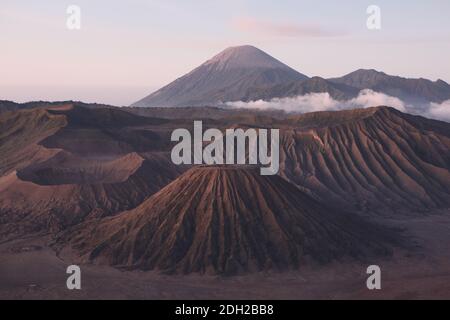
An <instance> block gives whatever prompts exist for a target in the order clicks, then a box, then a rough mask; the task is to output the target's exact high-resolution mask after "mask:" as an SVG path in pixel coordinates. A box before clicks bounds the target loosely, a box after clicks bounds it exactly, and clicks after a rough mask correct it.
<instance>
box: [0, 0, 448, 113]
mask: <svg viewBox="0 0 450 320" xmlns="http://www.w3.org/2000/svg"><path fill="white" fill-rule="evenodd" d="M70 5H76V6H78V7H79V8H80V9H81V29H80V30H69V29H68V28H67V26H66V22H67V19H68V17H69V14H67V12H66V10H67V8H68V7H69V6H70ZM369 5H377V6H378V7H379V8H380V9H381V29H380V30H369V29H368V28H367V25H366V21H367V18H368V14H367V12H366V10H367V8H368V6H369ZM449 12H450V1H448V0H428V1H426V0H409V1H406V0H397V1H387V0H371V1H365V0H341V1H335V0H323V1H301V0H283V1H273V0H272V1H270V0H247V1H246V0H226V1H225V0H224V1H217V0H191V1H181V0H177V1H171V0H127V1H119V0H71V1H66V0H53V1H52V0H0V30H1V31H0V46H1V48H0V74H1V76H0V99H6V100H13V101H17V102H25V101H31V100H52V101H55V100H82V101H85V102H98V103H108V104H113V105H128V104H131V103H133V102H135V101H137V100H139V99H141V98H143V97H144V96H146V95H148V94H150V93H151V92H152V91H154V90H156V89H158V88H159V87H161V86H163V85H165V84H167V83H169V82H171V81H173V80H175V79H176V78H178V77H180V76H182V75H183V74H185V73H187V72H189V71H190V70H192V69H193V68H195V67H197V66H198V65H200V64H201V63H203V62H204V61H206V60H207V59H209V58H211V57H212V56H214V55H215V54H217V53H219V52H220V51H222V50H223V49H225V48H227V47H229V46H236V45H243V44H250V45H254V46H256V47H258V48H260V49H262V50H264V51H266V52H267V53H269V54H270V55H272V56H274V57H276V58H277V59H279V60H281V61H282V62H284V63H286V64H287V65H289V66H291V67H292V68H294V69H296V70H298V71H300V72H302V73H304V74H306V75H309V76H321V77H325V78H326V77H337V76H342V75H344V74H347V73H349V72H351V71H354V70H356V69H359V68H367V69H369V68H370V69H376V70H380V71H384V72H386V73H388V74H393V75H400V76H404V77H417V78H419V77H423V78H427V79H430V80H437V79H442V80H444V81H447V82H450V59H449V57H450V19H449Z"/></svg>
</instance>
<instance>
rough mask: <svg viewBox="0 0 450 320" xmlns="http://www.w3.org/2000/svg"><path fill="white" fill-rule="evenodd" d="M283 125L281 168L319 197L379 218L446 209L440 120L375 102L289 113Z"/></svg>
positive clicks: (447, 133)
mask: <svg viewBox="0 0 450 320" xmlns="http://www.w3.org/2000/svg"><path fill="white" fill-rule="evenodd" d="M284 125H285V128H286V129H284V130H283V131H282V132H283V135H282V138H281V140H282V141H281V148H280V149H281V165H280V168H281V169H280V172H281V174H282V175H283V176H285V177H287V178H288V179H289V180H291V181H293V182H295V183H296V184H298V185H300V186H303V187H306V188H307V189H309V190H310V191H311V192H312V194H314V195H315V196H316V197H317V198H318V199H320V200H322V201H326V202H327V203H330V204H334V205H339V206H345V207H346V208H347V209H352V210H361V211H365V212H371V213H374V212H378V213H379V214H383V215H392V213H393V212H395V211H402V212H404V213H407V214H417V212H419V211H425V212H426V211H429V210H433V209H436V208H449V207H450V124H448V123H446V122H441V121H436V120H429V119H426V118H422V117H418V116H412V115H408V114H405V113H402V112H400V111H397V110H395V109H392V108H387V107H378V108H370V109H359V110H348V111H339V112H315V113H309V114H305V115H299V116H291V117H290V118H288V119H287V120H285V121H284ZM289 127H290V128H289Z"/></svg>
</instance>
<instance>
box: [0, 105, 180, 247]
mask: <svg viewBox="0 0 450 320" xmlns="http://www.w3.org/2000/svg"><path fill="white" fill-rule="evenodd" d="M161 123H162V124H163V123H165V121H164V120H160V119H155V118H143V117H139V116H135V115H132V114H130V113H127V112H123V111H121V110H118V109H87V108H84V107H78V106H74V105H63V106H59V107H52V108H51V109H42V108H39V109H33V110H21V111H17V112H6V113H3V114H2V115H0V153H1V155H2V156H1V158H0V240H4V239H8V238H12V237H17V236H23V235H26V234H32V233H36V232H49V231H50V232H58V231H60V230H62V229H65V228H67V227H68V226H71V225H74V224H77V223H80V222H82V221H84V220H85V219H88V218H90V217H99V216H109V215H113V214H116V213H118V212H121V211H123V210H128V209H131V208H134V207H136V206H137V205H139V204H140V203H141V202H142V201H143V200H144V199H145V198H147V197H148V196H150V195H151V194H153V193H155V192H157V191H159V190H160V189H161V188H162V187H163V186H165V185H167V184H168V183H169V182H170V181H172V180H173V179H174V178H176V177H177V176H178V175H179V174H180V173H181V172H182V171H183V168H181V167H177V166H175V165H173V164H172V163H171V161H170V156H169V155H168V154H167V152H166V145H165V143H164V142H163V141H166V139H164V138H161V135H164V134H165V131H164V130H163V131H162V132H157V131H156V130H157V129H158V128H159V124H161Z"/></svg>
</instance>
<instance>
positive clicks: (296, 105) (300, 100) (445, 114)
mask: <svg viewBox="0 0 450 320" xmlns="http://www.w3.org/2000/svg"><path fill="white" fill-rule="evenodd" d="M225 105H227V106H230V107H233V108H251V109H254V108H257V109H275V110H284V111H286V112H299V113H306V112H314V111H335V110H345V109H357V108H370V107H374V106H390V107H393V108H395V109H397V110H399V111H402V112H410V113H414V114H418V115H422V116H425V117H428V118H433V119H438V120H444V121H450V100H447V101H445V102H443V103H441V104H438V103H429V104H422V105H419V106H418V105H411V104H407V103H405V102H404V101H402V100H401V99H399V98H396V97H392V96H389V95H387V94H384V93H380V92H376V91H373V90H370V89H364V90H361V92H360V93H359V95H358V96H357V97H356V98H353V99H350V100H347V101H338V100H336V99H333V98H332V97H331V96H330V94H329V93H328V92H322V93H310V94H306V95H300V96H296V97H288V98H274V99H271V100H268V101H265V100H256V101H249V102H243V101H232V102H226V103H225Z"/></svg>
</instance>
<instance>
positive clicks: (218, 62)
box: [205, 45, 290, 70]
mask: <svg viewBox="0 0 450 320" xmlns="http://www.w3.org/2000/svg"><path fill="white" fill-rule="evenodd" d="M205 65H215V66H216V68H217V69H221V70H229V69H234V68H246V69H248V68H269V69H284V70H288V69H290V68H289V67H288V66H287V65H285V64H284V63H282V62H281V61H279V60H277V59H275V58H274V57H272V56H270V55H269V54H267V53H265V52H264V51H262V50H260V49H258V48H256V47H254V46H250V45H243V46H236V47H229V48H227V49H225V50H223V51H222V52H220V53H219V54H217V55H216V56H214V57H213V58H212V59H210V60H208V61H207V62H206V63H205Z"/></svg>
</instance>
